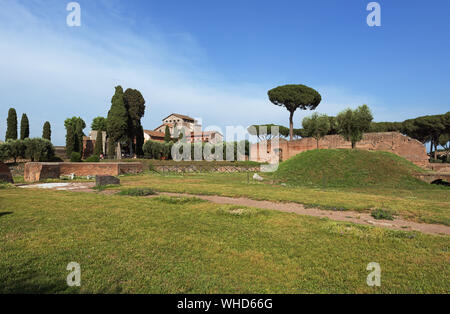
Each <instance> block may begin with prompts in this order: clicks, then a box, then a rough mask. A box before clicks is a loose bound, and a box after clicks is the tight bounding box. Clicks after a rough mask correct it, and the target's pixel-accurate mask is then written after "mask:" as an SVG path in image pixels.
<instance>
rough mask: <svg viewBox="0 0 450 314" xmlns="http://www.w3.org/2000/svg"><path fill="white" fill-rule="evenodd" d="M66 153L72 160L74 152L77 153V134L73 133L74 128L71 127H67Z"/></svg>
mask: <svg viewBox="0 0 450 314" xmlns="http://www.w3.org/2000/svg"><path fill="white" fill-rule="evenodd" d="M66 130H67V133H66V153H67V157H69V158H70V156H71V155H72V152H74V151H75V134H74V132H73V127H72V126H71V125H69V126H67V127H66Z"/></svg>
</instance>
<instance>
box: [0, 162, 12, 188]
mask: <svg viewBox="0 0 450 314" xmlns="http://www.w3.org/2000/svg"><path fill="white" fill-rule="evenodd" d="M0 182H7V183H14V181H13V178H12V175H11V171H10V170H9V167H8V166H7V165H6V164H4V163H2V162H0Z"/></svg>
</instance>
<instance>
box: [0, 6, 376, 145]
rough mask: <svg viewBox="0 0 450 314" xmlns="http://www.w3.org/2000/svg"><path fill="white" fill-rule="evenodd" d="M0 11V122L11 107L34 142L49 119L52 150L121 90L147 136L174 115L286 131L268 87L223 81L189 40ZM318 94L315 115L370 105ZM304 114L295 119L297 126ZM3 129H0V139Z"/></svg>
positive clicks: (339, 94)
mask: <svg viewBox="0 0 450 314" xmlns="http://www.w3.org/2000/svg"><path fill="white" fill-rule="evenodd" d="M37 3H38V2H37ZM1 12H2V13H1V14H0V38H2V40H0V73H3V74H6V75H2V76H1V77H0V93H1V95H2V96H3V99H2V102H3V103H2V110H1V111H0V117H1V119H2V120H3V119H5V120H6V115H7V111H8V108H9V107H10V106H13V107H15V108H16V110H17V111H18V115H19V119H20V115H21V113H23V112H26V113H27V114H28V117H29V119H30V124H31V133H32V134H31V135H32V136H40V135H41V130H42V125H43V123H44V122H45V121H46V120H49V121H50V122H51V124H52V129H53V130H52V131H53V134H52V138H53V141H54V143H55V144H59V145H63V144H64V137H65V130H64V120H65V119H66V118H67V117H71V116H74V115H76V116H81V117H82V118H83V119H84V120H85V121H86V123H87V124H88V126H89V125H90V122H91V121H92V118H93V117H95V116H98V115H103V116H106V114H107V111H108V109H109V107H110V98H111V96H112V94H113V92H114V86H115V85H118V84H120V85H122V86H123V87H124V88H128V87H132V88H137V89H139V90H140V91H141V92H142V93H143V95H144V97H145V98H146V100H147V111H146V116H145V117H144V119H143V123H144V126H145V127H146V128H149V129H151V128H154V127H156V126H158V125H159V123H160V122H161V119H162V118H163V117H165V116H167V115H168V114H169V113H172V112H179V113H184V114H188V115H191V116H195V117H201V118H202V119H203V123H204V125H205V126H208V125H218V126H221V127H222V129H223V130H225V126H226V125H243V126H248V125H250V124H254V123H278V124H283V125H287V120H288V114H287V111H286V110H285V109H284V108H281V107H277V106H274V105H273V104H271V103H270V102H269V101H268V99H267V90H268V89H270V88H272V87H273V86H260V85H253V84H250V83H242V82H229V81H226V80H223V79H222V77H221V75H220V74H219V73H216V72H215V71H214V70H212V69H211V68H212V66H211V64H209V63H208V61H207V60H208V56H207V52H206V51H204V49H202V48H201V47H199V46H198V44H197V43H196V40H195V38H194V37H193V36H192V35H191V34H187V33H183V32H180V33H177V34H164V33H163V32H160V31H158V30H151V31H149V33H148V36H146V37H145V38H144V37H142V36H137V35H134V34H133V32H131V31H130V30H127V29H124V28H120V29H117V28H116V27H115V28H111V29H109V30H108V28H107V27H106V28H105V29H101V28H98V29H97V28H96V29H95V30H93V29H92V27H90V26H89V25H86V22H82V25H83V26H82V28H81V29H69V28H68V27H65V26H64V25H62V26H59V24H57V25H56V26H55V23H56V22H55V21H53V20H49V18H48V17H45V18H43V17H39V16H38V15H35V14H32V13H31V11H30V10H29V9H27V8H25V7H24V6H21V5H20V4H17V3H15V2H12V1H6V2H5V4H3V5H2V11H1ZM113 15H117V12H113ZM60 22H61V23H65V20H64V19H61V21H60ZM83 27H85V28H84V29H83ZM204 60H206V61H204ZM318 90H319V91H320V92H321V94H322V96H323V99H324V100H323V103H322V104H321V105H320V106H319V108H318V111H320V112H324V113H327V114H335V113H337V112H338V111H340V110H342V109H344V108H346V107H348V106H352V107H353V106H357V105H361V104H362V103H368V104H369V105H370V99H368V98H366V97H363V96H355V95H352V93H349V92H344V91H343V90H342V89H339V88H336V87H329V86H325V87H322V88H318ZM5 102H6V103H5ZM306 114H309V113H305V112H303V113H300V112H298V113H296V117H295V119H296V120H295V123H296V126H297V127H299V126H300V121H301V117H303V116H305V115H306ZM5 120H4V121H5ZM4 129H5V126H4V124H0V137H1V138H3V137H4V132H5V130H4Z"/></svg>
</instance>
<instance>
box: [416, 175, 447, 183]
mask: <svg viewBox="0 0 450 314" xmlns="http://www.w3.org/2000/svg"><path fill="white" fill-rule="evenodd" d="M414 176H415V177H416V178H417V179H420V180H422V181H425V182H427V183H431V182H434V181H436V180H444V181H447V182H450V173H439V172H435V173H417V174H414Z"/></svg>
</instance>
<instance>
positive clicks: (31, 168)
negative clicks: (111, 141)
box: [24, 162, 142, 182]
mask: <svg viewBox="0 0 450 314" xmlns="http://www.w3.org/2000/svg"><path fill="white" fill-rule="evenodd" d="M140 172H142V164H141V163H140V162H118V163H109V162H108V163H107V162H92V163H90V162H79V163H77V162H29V163H26V164H25V172H24V179H25V181H26V182H36V181H41V180H45V179H58V178H59V177H60V176H63V175H71V174H72V173H73V174H74V175H75V176H79V177H84V176H97V175H109V176H117V175H120V174H127V173H133V174H136V173H140Z"/></svg>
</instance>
